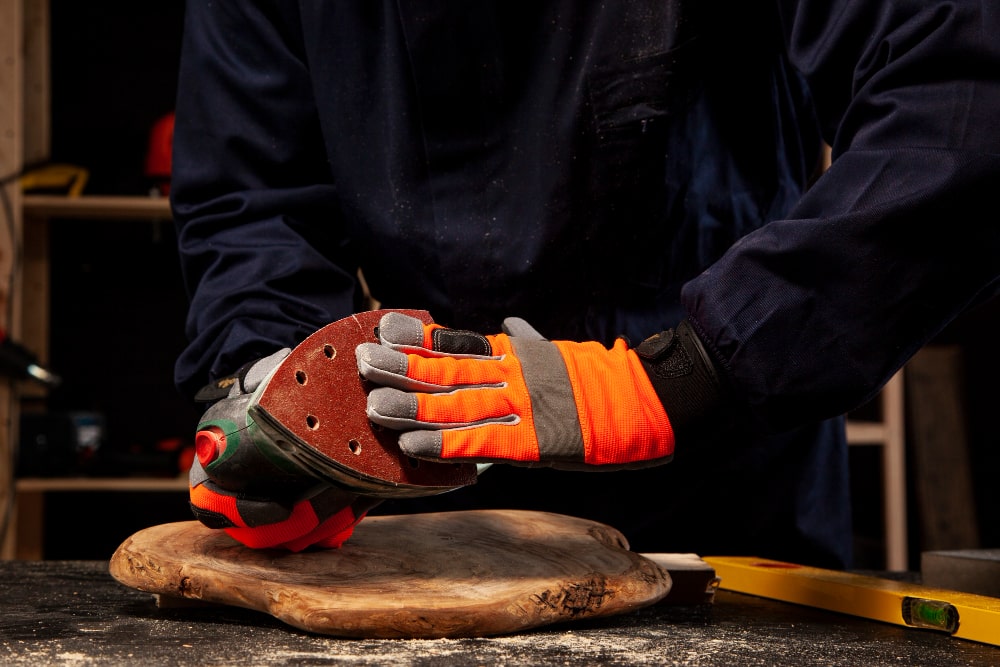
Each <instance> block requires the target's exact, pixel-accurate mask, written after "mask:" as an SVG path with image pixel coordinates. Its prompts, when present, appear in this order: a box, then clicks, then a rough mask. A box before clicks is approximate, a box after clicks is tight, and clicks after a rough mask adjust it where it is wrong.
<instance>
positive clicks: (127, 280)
mask: <svg viewBox="0 0 1000 667" xmlns="http://www.w3.org/2000/svg"><path fill="white" fill-rule="evenodd" d="M51 7H52V10H51V14H52V41H51V43H52V141H53V143H52V146H53V152H52V158H53V160H54V161H57V162H68V163H72V164H76V165H80V166H83V167H86V168H87V169H88V170H89V171H90V179H89V182H88V186H87V189H86V192H87V193H88V194H129V195H145V194H146V193H147V192H148V191H149V188H150V186H151V185H152V181H151V179H149V178H148V177H147V176H146V175H145V174H144V171H143V168H144V160H145V155H146V150H147V146H148V142H149V134H150V131H151V129H152V127H153V124H154V123H155V122H156V120H157V119H158V118H160V117H161V116H162V115H163V114H165V113H167V112H169V111H171V110H172V109H173V101H174V100H173V98H174V91H175V86H176V74H177V62H178V57H179V46H180V34H181V24H182V19H183V2H180V1H177V2H171V3H155V5H154V4H151V3H137V2H129V3H126V2H104V3H79V2H71V1H70V0H52V3H51ZM174 242H175V238H174V232H173V228H172V225H171V224H170V222H169V221H160V222H150V221H118V222H114V221H107V222H103V221H89V220H88V221H81V220H65V221H59V220H55V221H53V222H52V234H51V258H52V276H51V278H52V297H51V298H52V304H51V308H52V310H51V313H52V320H51V341H50V349H51V355H50V356H51V365H52V367H53V368H54V369H55V370H56V371H57V372H58V373H60V374H61V375H62V376H63V377H64V378H65V384H64V386H63V387H62V388H60V389H59V390H57V391H55V392H53V393H52V394H51V397H50V400H49V408H50V409H51V410H53V411H57V412H58V411H73V410H84V411H94V412H97V413H100V414H102V415H103V416H104V418H105V420H106V434H107V438H106V442H105V443H104V444H103V446H102V448H101V452H100V455H99V456H98V457H97V458H96V459H95V460H93V461H90V462H89V463H88V464H87V467H86V468H85V469H84V470H83V472H85V473H86V474H102V475H103V474H143V475H148V474H155V475H174V474H177V469H176V466H175V460H174V459H172V458H171V456H170V455H169V454H164V453H163V452H162V451H160V450H161V449H162V447H163V443H169V442H173V441H177V440H180V441H189V440H190V439H191V436H192V434H193V431H194V426H195V423H196V421H197V415H198V412H197V411H196V409H195V408H194V406H192V405H189V404H188V403H187V402H186V401H185V400H183V399H181V398H180V396H179V395H178V394H177V393H176V392H175V390H174V388H173V381H172V377H173V375H172V374H173V368H172V366H173V360H174V358H175V357H176V355H177V353H178V352H179V351H180V349H181V347H182V345H183V342H184V335H183V322H184V316H185V310H186V297H185V295H184V291H183V287H182V285H181V282H180V275H179V270H178V265H177V258H176V249H175V246H174ZM998 322H1000V302H998V301H996V300H994V301H993V302H991V303H989V304H987V305H985V306H982V307H980V308H978V309H976V310H974V311H972V312H970V313H968V314H967V315H965V316H963V317H962V318H961V319H960V320H959V321H957V322H955V323H954V324H953V325H952V326H951V327H949V329H948V330H947V331H946V332H945V333H944V334H943V335H942V336H941V337H940V339H939V340H938V341H936V342H937V343H942V344H958V345H961V346H962V349H963V350H964V352H965V361H966V363H965V378H966V379H965V383H964V387H963V393H964V398H965V406H966V415H965V417H966V420H967V423H968V426H969V443H968V444H969V447H970V451H971V457H972V468H973V471H974V475H975V481H976V484H975V489H974V492H975V495H976V499H977V508H976V510H977V512H978V515H979V523H980V532H981V545H982V546H996V545H998V544H1000V521H998V518H1000V517H998V514H1000V497H998V493H1000V491H998V490H997V488H996V484H995V483H994V482H993V476H994V474H995V471H997V470H998V469H1000V460H998V459H1000V447H998V446H997V445H998V444H1000V437H998V436H997V435H996V428H995V426H994V413H995V411H996V405H997V402H998V398H1000V391H998V390H997V387H996V380H995V378H997V377H998V375H1000V354H998V352H997V349H996V347H997V346H996V343H995V340H996V329H997V324H998ZM862 412H864V411H862ZM878 457H879V450H878V448H877V447H854V448H852V449H851V467H852V474H853V487H854V497H855V499H856V507H855V516H856V520H855V523H856V533H857V537H856V541H857V551H858V556H859V562H858V565H859V566H860V567H867V566H870V567H878V566H879V565H880V563H881V552H880V548H881V547H880V537H879V536H880V534H881V530H882V525H881V507H880V502H881V500H880V499H881V496H880V489H881V477H880V474H881V473H880V467H879V465H880V464H879V458H878ZM941 492H942V493H947V492H948V490H947V489H942V490H941ZM909 508H910V516H911V530H910V535H911V554H913V556H914V557H917V556H918V555H919V551H920V530H919V521H918V517H917V516H916V503H915V502H914V501H913V500H912V499H911V501H910V503H909ZM46 509H47V513H46V514H47V519H48V521H47V524H46V544H45V549H46V557H47V558H98V559H103V558H107V557H109V556H110V554H111V552H112V551H113V550H114V548H115V547H116V546H117V545H118V544H119V543H120V542H121V541H122V540H123V539H124V538H125V537H127V536H128V535H129V534H131V533H132V532H134V531H135V530H138V529H139V528H142V527H145V526H148V525H151V524H154V523H160V522H163V521H173V520H187V519H189V518H191V517H190V513H189V512H188V509H187V498H186V494H184V493H181V492H175V493H136V494H130V493H87V494H77V493H52V494H49V495H48V497H47V499H46ZM914 564H915V565H918V561H915V562H914Z"/></svg>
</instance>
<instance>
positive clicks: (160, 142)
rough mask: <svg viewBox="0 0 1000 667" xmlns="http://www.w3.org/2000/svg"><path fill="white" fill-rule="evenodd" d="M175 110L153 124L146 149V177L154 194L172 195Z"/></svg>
mask: <svg viewBox="0 0 1000 667" xmlns="http://www.w3.org/2000/svg"><path fill="white" fill-rule="evenodd" d="M173 143H174V112H172V111H171V112H170V113H168V114H164V115H163V116H160V118H159V119H157V121H156V122H155V123H154V124H153V129H152V130H151V131H150V133H149V148H148V150H147V151H146V177H147V178H149V179H150V180H151V181H152V183H153V186H152V190H153V191H152V193H151V194H153V195H159V196H161V197H167V196H169V195H170V170H171V167H172V165H173V159H172V150H173Z"/></svg>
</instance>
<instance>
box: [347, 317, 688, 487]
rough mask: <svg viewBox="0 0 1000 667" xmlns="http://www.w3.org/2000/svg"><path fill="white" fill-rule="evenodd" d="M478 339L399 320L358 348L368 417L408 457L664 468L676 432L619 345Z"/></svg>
mask: <svg viewBox="0 0 1000 667" xmlns="http://www.w3.org/2000/svg"><path fill="white" fill-rule="evenodd" d="M504 331H505V333H502V334H498V335H493V336H482V335H480V334H476V333H473V332H469V331H458V330H454V329H447V328H445V327H442V326H440V325H438V324H429V325H425V324H423V323H422V322H420V321H419V320H416V319H414V318H411V317H407V316H405V315H401V314H399V313H388V314H386V315H385V316H384V317H383V318H382V319H381V321H380V324H379V340H380V342H381V344H377V343H363V344H361V345H359V346H358V348H357V350H356V355H357V360H358V369H359V371H360V373H361V375H362V376H363V377H364V378H366V379H367V380H370V381H372V382H375V383H377V384H380V385H385V386H382V387H379V388H376V389H374V390H372V391H371V392H370V393H369V395H368V408H367V412H368V418H369V419H370V420H371V421H373V422H374V423H376V424H380V425H382V426H385V427H388V428H393V429H399V430H403V431H405V432H404V433H403V434H401V435H400V437H399V446H400V448H401V449H402V450H403V451H404V452H405V453H406V454H408V455H410V456H413V457H416V458H424V459H432V460H445V461H471V462H476V463H510V464H514V465H526V466H552V467H554V468H564V469H617V468H633V467H645V466H651V465H657V464H661V463H666V462H668V461H669V460H670V459H671V458H672V456H673V451H674V430H673V427H672V425H671V421H670V418H669V417H668V415H667V412H666V410H665V409H664V407H663V404H662V403H661V400H660V398H659V397H658V395H657V393H656V391H655V389H654V387H653V384H652V383H651V381H650V379H649V376H648V375H647V373H646V370H645V369H644V367H643V365H642V363H641V361H640V358H639V356H638V355H637V354H636V353H635V351H633V350H631V349H629V347H628V345H627V344H626V343H625V341H624V340H621V339H619V340H618V341H616V343H615V344H614V346H613V347H612V348H611V349H607V348H605V347H604V346H603V345H601V344H600V343H596V342H587V343H576V342H568V341H555V342H550V341H547V340H545V339H544V338H543V337H542V336H541V335H540V334H538V333H537V332H536V331H535V330H534V329H533V328H531V326H530V325H528V324H527V322H524V321H523V320H520V319H516V318H511V319H508V320H506V321H505V322H504Z"/></svg>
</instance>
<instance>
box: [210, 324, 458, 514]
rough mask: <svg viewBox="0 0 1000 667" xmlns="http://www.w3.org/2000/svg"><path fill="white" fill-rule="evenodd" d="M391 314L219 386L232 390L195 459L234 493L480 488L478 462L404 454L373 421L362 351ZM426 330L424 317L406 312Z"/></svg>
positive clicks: (333, 332) (324, 333)
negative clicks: (305, 486)
mask: <svg viewBox="0 0 1000 667" xmlns="http://www.w3.org/2000/svg"><path fill="white" fill-rule="evenodd" d="M386 312H389V311H387V310H374V311H367V312H363V313H358V314H356V315H352V316H350V317H346V318H344V319H342V320H338V321H336V322H333V323H331V324H328V325H326V326H325V327H323V328H322V329H319V330H318V331H316V332H315V333H314V334H312V335H311V336H309V337H308V338H306V339H305V340H304V341H302V343H300V344H299V345H297V346H296V347H295V348H294V349H291V350H290V349H288V348H286V349H285V350H282V351H280V352H278V353H276V354H275V355H272V356H271V357H268V358H267V359H265V360H262V361H261V362H258V363H257V364H256V365H255V366H254V367H253V368H252V369H251V370H250V372H249V373H247V374H245V375H243V376H238V377H233V378H227V379H226V380H223V381H220V382H219V383H217V384H216V385H215V387H216V389H217V390H225V391H227V398H224V399H222V400H218V401H216V402H215V403H214V404H213V405H212V406H211V407H210V408H209V409H208V410H207V411H206V412H205V414H204V416H203V417H202V420H201V422H200V424H199V425H198V432H197V435H196V437H195V450H196V453H197V456H198V458H199V460H200V461H201V463H202V466H203V467H204V468H205V471H206V472H207V473H208V475H209V476H210V477H212V478H213V479H215V480H216V481H217V482H218V483H220V484H222V485H223V486H225V487H226V488H227V489H230V490H232V491H245V492H258V493H269V492H276V491H279V490H280V489H281V488H283V487H286V486H287V487H289V488H291V487H298V488H301V484H302V479H303V477H306V478H310V477H311V478H313V479H315V480H316V482H317V484H318V485H319V484H334V485H337V486H340V487H343V488H347V489H348V490H350V491H353V492H355V493H358V494H362V495H366V496H372V497H376V498H415V497H419V496H429V495H436V494H439V493H443V492H446V491H450V490H453V489H456V488H459V487H462V486H467V485H470V484H474V483H475V481H476V475H477V467H476V465H475V464H472V463H436V462H430V461H422V460H418V459H414V458H411V457H409V456H407V455H405V454H404V453H403V452H402V451H401V450H400V449H399V445H398V444H397V440H398V433H397V432H396V431H393V430H390V429H383V428H382V427H379V426H377V425H375V424H372V423H371V422H369V421H368V417H367V416H366V414H365V407H366V403H367V394H368V391H369V390H370V389H371V387H369V386H368V385H369V383H368V382H367V381H366V380H364V379H362V378H361V376H360V375H359V374H358V369H357V362H356V361H355V357H354V349H355V348H356V347H357V346H358V345H359V344H360V343H363V342H378V335H377V327H378V323H379V320H380V319H381V317H382V315H384V314H385V313H386ZM397 312H402V313H405V314H407V315H410V316H411V317H416V318H418V319H420V320H422V321H423V322H425V323H430V322H432V320H431V317H430V315H429V313H427V312H426V311H422V310H400V311H397Z"/></svg>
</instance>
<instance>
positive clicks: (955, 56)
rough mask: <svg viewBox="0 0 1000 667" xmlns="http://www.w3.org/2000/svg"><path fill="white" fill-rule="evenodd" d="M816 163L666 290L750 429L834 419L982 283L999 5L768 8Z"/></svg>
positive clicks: (999, 225) (989, 255)
mask: <svg viewBox="0 0 1000 667" xmlns="http://www.w3.org/2000/svg"><path fill="white" fill-rule="evenodd" d="M778 13H779V15H780V17H781V22H782V32H783V35H784V40H785V48H786V53H787V57H788V59H789V61H790V62H791V64H792V65H793V66H794V67H795V68H796V69H798V70H799V71H800V72H801V73H802V75H803V76H804V78H805V79H806V81H807V82H808V85H809V87H810V90H811V93H812V95H813V97H814V99H815V101H816V107H817V108H816V112H817V116H818V118H819V120H820V122H821V124H822V127H823V131H824V134H825V137H826V139H827V141H828V142H829V143H830V144H831V145H832V147H833V162H832V167H831V168H830V169H829V170H828V171H827V172H826V173H825V174H824V175H823V176H822V177H820V178H819V179H818V181H817V182H816V183H815V184H814V185H813V187H812V188H811V189H809V190H808V191H807V192H806V193H805V195H804V196H803V197H802V198H801V200H800V201H799V202H798V203H797V205H796V206H795V207H794V208H793V210H792V211H791V212H790V214H789V215H788V217H787V219H782V220H776V221H773V222H770V223H768V224H766V225H764V226H763V227H762V228H761V229H759V230H757V231H755V232H753V233H751V234H749V235H748V236H746V237H745V238H743V239H742V240H741V241H739V242H737V243H736V244H735V245H734V246H733V247H732V248H731V249H730V250H729V251H728V252H727V253H726V254H725V255H724V256H723V257H722V258H721V260H719V261H718V262H716V263H715V264H713V265H712V266H711V267H710V268H709V269H708V270H707V271H705V272H704V273H703V274H701V275H700V276H698V277H697V278H695V279H694V280H692V281H690V282H689V283H688V284H687V285H686V286H685V287H684V289H683V292H682V300H683V302H684V305H685V308H686V309H687V310H688V313H689V316H690V319H691V323H692V325H693V327H694V328H695V330H696V331H697V332H698V333H699V337H700V338H701V339H702V342H703V343H705V345H706V346H707V347H708V348H709V349H710V350H711V352H712V353H713V354H714V356H715V357H716V360H717V361H718V362H720V365H721V366H722V367H724V369H725V370H726V371H727V373H728V375H729V376H730V378H731V380H732V382H733V384H734V386H735V389H736V390H737V392H738V393H739V394H740V395H741V397H742V398H743V399H745V400H746V401H747V402H748V404H749V406H750V409H751V411H752V412H753V415H754V416H755V417H756V418H757V419H759V420H760V421H761V422H762V423H763V424H764V425H765V426H766V427H767V428H771V429H781V428H785V427H788V426H792V425H794V424H796V423H799V422H803V421H806V420H812V419H818V418H826V417H831V416H835V415H838V414H842V413H844V412H846V411H847V410H849V409H852V408H854V407H856V406H858V405H859V404H861V403H863V402H864V401H865V400H867V399H869V398H870V397H872V396H873V395H874V394H875V393H876V392H877V391H878V389H879V388H880V387H881V386H882V385H883V384H884V383H885V382H886V381H887V380H888V379H889V378H890V377H891V376H892V374H893V373H894V372H895V371H896V370H897V369H899V368H900V367H901V366H902V365H903V364H904V363H905V362H906V361H907V359H908V358H909V357H910V356H912V355H913V354H914V353H915V352H916V351H917V350H918V349H919V348H920V347H921V346H922V345H924V344H925V343H927V342H928V341H929V340H931V339H932V338H933V337H934V336H935V335H936V334H937V333H938V332H940V331H941V329H943V328H944V327H945V326H946V325H947V324H948V323H949V322H950V321H951V320H952V319H953V318H955V317H956V316H957V315H958V314H959V313H960V312H962V311H963V310H964V309H966V308H968V307H970V306H971V305H973V304H975V303H977V302H978V301H981V300H983V299H985V298H987V297H989V296H991V295H992V294H994V293H995V292H996V291H997V287H998V285H1000V281H998V277H1000V218H998V216H997V212H996V211H997V206H996V204H997V201H998V197H1000V38H998V36H1000V9H998V7H997V5H996V3H988V2H979V1H977V0H953V1H950V2H927V1H926V0H894V1H889V0H885V1H882V0H834V1H831V0H800V1H798V2H796V1H794V0H784V1H782V2H780V3H779V10H778Z"/></svg>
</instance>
